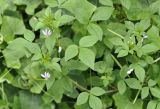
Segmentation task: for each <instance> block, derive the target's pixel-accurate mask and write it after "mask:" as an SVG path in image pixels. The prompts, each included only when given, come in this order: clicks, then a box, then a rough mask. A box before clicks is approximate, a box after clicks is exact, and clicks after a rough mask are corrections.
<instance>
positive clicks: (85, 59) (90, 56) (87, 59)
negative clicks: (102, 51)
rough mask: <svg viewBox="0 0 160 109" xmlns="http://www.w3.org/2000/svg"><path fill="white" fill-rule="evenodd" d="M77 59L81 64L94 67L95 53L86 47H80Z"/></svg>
mask: <svg viewBox="0 0 160 109" xmlns="http://www.w3.org/2000/svg"><path fill="white" fill-rule="evenodd" d="M79 59H80V61H81V62H82V63H83V64H85V65H86V66H88V67H90V68H91V69H94V62H95V54H94V52H93V51H92V50H90V49H88V48H80V52H79Z"/></svg>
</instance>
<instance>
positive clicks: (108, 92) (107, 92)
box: [105, 89, 118, 94]
mask: <svg viewBox="0 0 160 109" xmlns="http://www.w3.org/2000/svg"><path fill="white" fill-rule="evenodd" d="M117 91H118V90H117V89H114V90H108V91H106V93H105V94H110V93H114V92H117Z"/></svg>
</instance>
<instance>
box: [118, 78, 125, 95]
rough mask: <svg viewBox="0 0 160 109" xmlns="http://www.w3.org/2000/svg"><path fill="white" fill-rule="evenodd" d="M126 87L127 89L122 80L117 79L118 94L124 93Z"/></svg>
mask: <svg viewBox="0 0 160 109" xmlns="http://www.w3.org/2000/svg"><path fill="white" fill-rule="evenodd" d="M126 89H127V86H126V83H125V82H124V81H123V80H121V81H119V82H118V90H119V93H120V94H124V92H125V91H126Z"/></svg>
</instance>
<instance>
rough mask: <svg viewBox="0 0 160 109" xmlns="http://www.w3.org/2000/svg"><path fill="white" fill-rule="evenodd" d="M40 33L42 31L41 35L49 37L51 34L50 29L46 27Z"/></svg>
mask: <svg viewBox="0 0 160 109" xmlns="http://www.w3.org/2000/svg"><path fill="white" fill-rule="evenodd" d="M42 33H43V35H45V36H46V37H49V36H51V34H52V31H51V30H50V29H48V28H46V29H44V30H42Z"/></svg>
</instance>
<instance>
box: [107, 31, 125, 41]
mask: <svg viewBox="0 0 160 109" xmlns="http://www.w3.org/2000/svg"><path fill="white" fill-rule="evenodd" d="M107 30H108V31H109V32H111V33H113V34H115V35H117V36H118V37H120V38H121V39H124V37H123V36H122V35H120V34H118V33H116V32H114V31H113V30H111V29H107Z"/></svg>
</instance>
